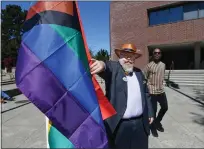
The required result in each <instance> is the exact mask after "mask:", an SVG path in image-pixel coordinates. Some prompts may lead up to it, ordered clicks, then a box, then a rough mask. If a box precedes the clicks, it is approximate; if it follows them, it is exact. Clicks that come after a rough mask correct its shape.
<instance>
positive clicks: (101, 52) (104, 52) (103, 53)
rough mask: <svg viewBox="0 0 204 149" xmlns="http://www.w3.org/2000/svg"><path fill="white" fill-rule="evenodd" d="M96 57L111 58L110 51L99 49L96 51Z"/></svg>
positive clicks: (98, 58)
mask: <svg viewBox="0 0 204 149" xmlns="http://www.w3.org/2000/svg"><path fill="white" fill-rule="evenodd" d="M95 58H96V59H97V60H102V61H104V60H109V54H108V51H107V50H105V49H101V50H99V51H98V52H97V53H96V55H95Z"/></svg>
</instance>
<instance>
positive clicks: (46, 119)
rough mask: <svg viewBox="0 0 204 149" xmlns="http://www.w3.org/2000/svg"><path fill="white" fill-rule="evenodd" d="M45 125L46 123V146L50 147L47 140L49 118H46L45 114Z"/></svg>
mask: <svg viewBox="0 0 204 149" xmlns="http://www.w3.org/2000/svg"><path fill="white" fill-rule="evenodd" d="M45 122H46V123H45V125H46V147H47V148H50V147H49V142H48V134H49V132H48V124H49V119H48V118H47V116H45Z"/></svg>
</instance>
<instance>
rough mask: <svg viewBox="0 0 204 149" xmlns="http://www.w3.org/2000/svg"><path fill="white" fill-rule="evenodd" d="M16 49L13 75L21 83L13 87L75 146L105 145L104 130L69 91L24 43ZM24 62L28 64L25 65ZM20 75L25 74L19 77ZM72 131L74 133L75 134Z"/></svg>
mask: <svg viewBox="0 0 204 149" xmlns="http://www.w3.org/2000/svg"><path fill="white" fill-rule="evenodd" d="M20 52H21V53H19V54H20V56H19V57H18V64H17V69H16V71H17V72H16V74H17V76H16V78H19V76H21V79H20V80H21V82H19V81H17V82H18V83H17V86H18V87H19V89H20V90H21V91H22V92H23V93H24V94H25V95H26V96H27V97H28V98H29V99H30V100H31V101H32V102H33V104H35V105H36V106H37V107H38V108H39V109H40V110H41V111H42V112H43V113H45V114H46V115H47V117H48V118H49V119H50V120H51V121H52V123H53V126H55V127H56V128H57V129H58V130H59V131H60V132H61V133H62V134H63V135H65V136H66V137H67V138H68V139H69V137H71V136H72V135H73V136H72V141H74V142H75V143H77V144H75V143H74V142H73V144H74V145H75V146H76V147H77V146H78V147H79V146H80V147H83V146H84V145H83V144H84V142H86V143H85V145H86V146H87V147H89V148H91V147H93V146H97V145H98V144H104V145H106V144H107V138H106V134H105V131H104V130H103V129H102V128H101V127H100V125H99V124H98V123H96V122H95V121H94V119H93V118H92V117H91V116H90V115H89V113H88V112H87V111H86V110H85V109H84V108H82V107H81V106H80V105H79V103H78V102H76V100H75V99H74V97H73V96H72V95H71V94H70V92H68V91H66V89H65V88H64V86H62V84H60V83H59V81H58V80H57V79H56V77H55V76H54V75H53V73H52V72H51V71H50V70H49V69H47V68H46V67H45V66H44V64H43V63H40V61H39V60H38V59H37V57H36V56H35V55H34V54H33V53H32V52H31V51H30V50H29V49H28V48H26V46H25V45H24V46H22V47H21V49H20ZM22 57H24V58H25V57H26V61H25V59H21V58H22ZM24 63H28V65H25V64H24ZM21 67H22V68H21ZM19 68H21V69H19ZM28 68H29V69H30V70H32V71H30V72H29V73H28V71H26V69H28ZM23 74H27V75H26V76H23ZM18 75H19V76H18ZM22 77H23V78H22ZM82 92H83V91H82ZM82 123H83V124H82ZM84 129H85V130H86V131H85V130H84ZM87 130H90V131H87ZM81 132H83V133H84V134H83V135H85V136H86V137H87V138H84V137H79V136H78V135H79V134H80V133H81ZM75 133H77V134H78V135H77V134H76V135H75ZM83 135H82V136H83ZM88 138H94V140H95V141H93V142H92V141H91V140H89V139H88ZM84 139H87V140H84ZM96 140H97V141H96ZM87 141H88V142H87Z"/></svg>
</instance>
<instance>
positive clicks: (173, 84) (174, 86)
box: [165, 79, 180, 89]
mask: <svg viewBox="0 0 204 149" xmlns="http://www.w3.org/2000/svg"><path fill="white" fill-rule="evenodd" d="M165 81H166V86H168V87H173V88H175V89H180V88H179V85H178V84H176V83H175V82H173V81H170V80H167V79H166V80H165Z"/></svg>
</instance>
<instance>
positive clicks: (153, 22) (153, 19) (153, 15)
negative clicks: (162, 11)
mask: <svg viewBox="0 0 204 149" xmlns="http://www.w3.org/2000/svg"><path fill="white" fill-rule="evenodd" d="M149 24H150V25H156V24H158V21H157V12H151V13H150V14H149Z"/></svg>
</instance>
